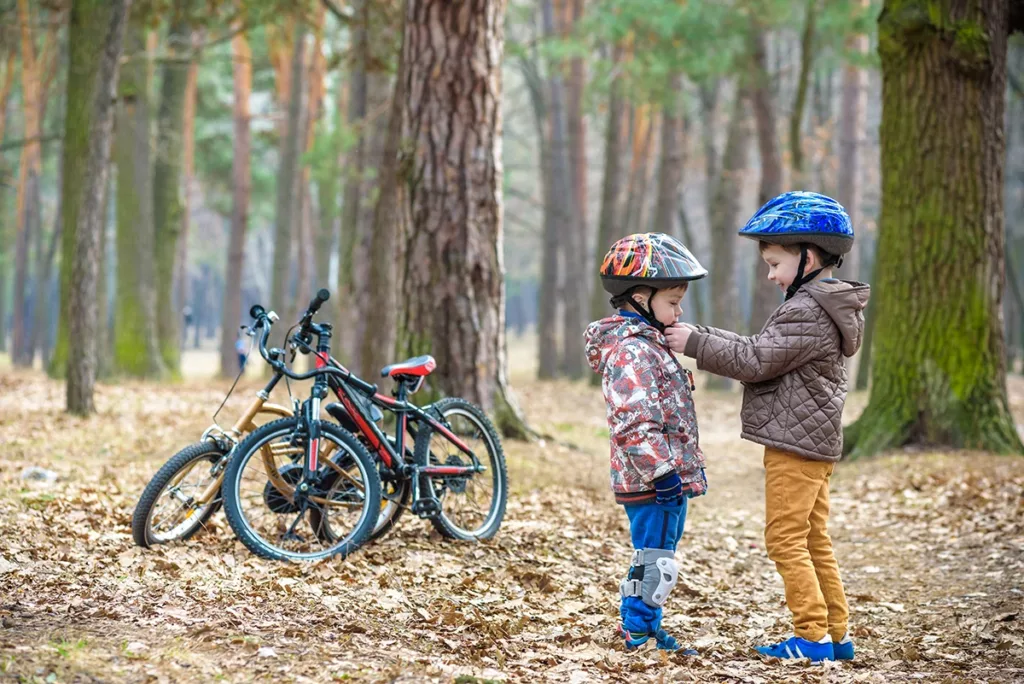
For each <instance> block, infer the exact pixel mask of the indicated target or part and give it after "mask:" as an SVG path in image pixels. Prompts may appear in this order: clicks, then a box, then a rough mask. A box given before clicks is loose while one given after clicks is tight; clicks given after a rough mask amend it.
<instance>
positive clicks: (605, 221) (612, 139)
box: [590, 45, 625, 385]
mask: <svg viewBox="0 0 1024 684" xmlns="http://www.w3.org/2000/svg"><path fill="white" fill-rule="evenodd" d="M621 57H622V50H621V48H620V47H619V46H617V45H616V46H615V48H614V49H613V52H612V63H613V64H615V65H618V63H619V60H620V59H621ZM613 68H614V67H613ZM624 109H625V107H624V103H623V98H622V83H621V81H620V80H619V79H615V80H614V81H612V83H611V87H610V89H609V92H608V122H607V124H606V128H605V132H604V178H603V179H602V181H601V216H600V218H599V219H598V236H597V244H596V245H595V248H594V257H595V258H594V261H595V263H597V264H600V263H601V261H602V260H603V259H604V255H605V252H607V251H608V248H609V247H611V245H612V243H613V242H614V241H615V239H616V238H617V237H621V236H619V235H617V232H618V231H619V227H620V223H619V217H620V215H621V212H620V209H621V207H620V204H621V203H620V189H621V187H622V165H621V161H622V147H623V145H622V119H623V112H624ZM608 299H609V295H608V293H607V292H605V290H604V288H603V287H601V286H600V285H597V286H595V287H594V292H593V296H592V297H591V299H590V317H591V318H592V319H594V320H598V319H601V318H604V317H605V316H607V315H609V314H610V313H611V311H612V310H611V307H610V306H609V304H608ZM590 381H591V384H593V385H600V384H601V376H600V375H598V374H597V373H594V374H593V375H592V376H591V378H590Z"/></svg>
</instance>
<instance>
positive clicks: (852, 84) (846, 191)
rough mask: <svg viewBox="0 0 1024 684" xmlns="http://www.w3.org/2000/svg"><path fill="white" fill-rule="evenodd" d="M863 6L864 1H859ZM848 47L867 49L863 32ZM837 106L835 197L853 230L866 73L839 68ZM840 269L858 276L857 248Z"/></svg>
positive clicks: (856, 215)
mask: <svg viewBox="0 0 1024 684" xmlns="http://www.w3.org/2000/svg"><path fill="white" fill-rule="evenodd" d="M860 5H861V7H862V8H867V6H868V0H860ZM848 48H849V49H850V50H851V51H853V52H856V53H857V54H865V53H867V50H868V37H867V35H865V34H860V35H855V36H851V37H850V39H849V41H848ZM841 98H842V100H841V104H840V106H839V177H838V182H837V192H836V195H837V196H836V199H838V200H839V203H840V204H842V205H843V206H844V207H845V208H846V213H847V214H849V215H850V222H851V223H852V224H853V226H854V229H855V230H856V229H858V228H860V227H861V211H860V204H861V194H862V185H861V161H860V159H861V146H862V145H863V141H864V129H865V126H866V125H867V104H868V74H867V71H866V70H864V69H862V68H860V67H858V66H857V65H855V64H847V65H846V66H844V67H843V85H842V94H841ZM843 272H844V274H848V276H849V277H850V278H853V279H854V280H856V279H858V278H860V250H859V249H855V250H853V251H852V252H850V253H849V254H847V255H846V259H845V260H844V262H843Z"/></svg>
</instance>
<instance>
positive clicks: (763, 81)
mask: <svg viewBox="0 0 1024 684" xmlns="http://www.w3.org/2000/svg"><path fill="white" fill-rule="evenodd" d="M750 41H751V45H750V48H751V62H752V64H751V68H752V71H753V73H752V76H753V78H752V83H751V104H752V105H753V110H754V122H755V123H756V127H757V148H758V152H759V153H760V157H761V185H760V186H759V188H758V192H757V203H758V205H759V206H760V205H763V204H764V203H765V202H767V201H768V200H770V199H771V198H773V197H775V196H776V195H778V194H780V193H781V192H782V155H781V154H780V153H779V144H778V139H777V137H776V135H777V133H776V129H777V123H776V119H775V103H774V98H773V97H772V91H771V83H772V78H771V77H770V75H769V74H768V65H767V60H766V58H765V38H764V29H763V28H762V27H761V26H760V25H759V24H758V23H757V22H756V20H754V21H752V26H751V37H750ZM751 291H752V301H751V306H750V319H749V320H748V321H747V331H748V332H749V333H751V334H753V333H756V332H758V331H759V330H761V327H762V326H763V325H764V324H765V321H767V320H768V317H769V316H770V315H771V314H772V312H773V311H775V309H776V307H778V306H779V304H781V303H782V300H781V298H780V297H779V293H778V291H777V290H776V289H775V287H774V286H772V285H771V284H770V283H769V282H768V265H767V264H765V263H764V261H763V260H762V259H761V258H757V259H755V260H754V280H753V287H752V288H751Z"/></svg>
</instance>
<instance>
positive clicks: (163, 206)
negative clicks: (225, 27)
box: [153, 0, 189, 376]
mask: <svg viewBox="0 0 1024 684" xmlns="http://www.w3.org/2000/svg"><path fill="white" fill-rule="evenodd" d="M187 4H188V3H187V1H186V0H181V1H180V2H179V3H178V7H176V11H177V14H178V15H179V16H177V17H176V18H175V20H174V22H173V23H172V24H171V28H170V31H169V34H168V42H169V43H171V48H172V49H174V50H179V51H182V52H184V51H187V50H188V49H189V29H188V24H187V23H186V22H185V20H184V17H183V15H184V14H185V9H186V5H187ZM163 72H164V73H163V81H162V83H161V85H160V111H159V114H158V118H157V143H156V150H157V156H156V162H155V163H154V165H153V225H154V228H155V231H156V307H157V333H158V336H159V339H160V355H161V357H162V358H163V362H164V365H165V366H167V369H168V370H169V371H170V372H171V373H172V374H173V375H175V376H177V375H179V374H180V373H181V339H180V337H179V333H178V330H179V327H178V326H179V319H180V312H178V311H176V310H175V309H174V304H173V293H174V262H175V259H176V257H177V254H178V238H179V237H180V235H181V214H182V211H183V203H182V185H181V172H182V166H183V164H182V160H183V154H182V151H183V144H182V138H183V134H184V128H185V86H186V85H187V83H188V64H187V63H185V62H182V61H173V62H168V63H166V64H164V69H163Z"/></svg>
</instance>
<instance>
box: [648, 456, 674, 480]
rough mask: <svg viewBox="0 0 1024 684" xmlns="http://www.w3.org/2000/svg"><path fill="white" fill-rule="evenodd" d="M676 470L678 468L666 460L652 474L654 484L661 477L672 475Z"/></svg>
mask: <svg viewBox="0 0 1024 684" xmlns="http://www.w3.org/2000/svg"><path fill="white" fill-rule="evenodd" d="M675 472H676V469H675V468H674V467H673V466H672V464H671V463H669V462H668V461H664V462H663V463H662V464H661V465H659V466H658V467H657V468H656V469H655V471H654V474H653V475H651V484H652V485H653V484H654V483H655V482H657V481H658V480H660V479H661V478H663V477H667V476H669V475H672V474H673V473H675Z"/></svg>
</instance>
